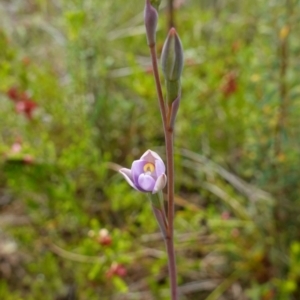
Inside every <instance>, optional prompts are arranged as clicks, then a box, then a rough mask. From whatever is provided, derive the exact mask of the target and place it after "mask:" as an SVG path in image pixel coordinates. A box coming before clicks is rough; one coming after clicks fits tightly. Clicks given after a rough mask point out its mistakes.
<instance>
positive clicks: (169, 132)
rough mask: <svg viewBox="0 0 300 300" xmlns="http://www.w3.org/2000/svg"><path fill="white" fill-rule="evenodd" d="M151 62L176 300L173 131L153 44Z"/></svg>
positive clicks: (173, 299) (169, 251) (174, 297)
mask: <svg viewBox="0 0 300 300" xmlns="http://www.w3.org/2000/svg"><path fill="white" fill-rule="evenodd" d="M149 47H150V53H151V60H152V66H153V74H154V79H155V84H156V90H157V95H158V102H159V107H160V112H161V116H162V122H163V128H164V134H165V143H166V157H167V175H168V182H167V190H168V227H167V236H166V238H165V243H166V249H167V253H168V264H169V278H170V286H171V299H172V300H177V299H178V295H177V272H176V259H175V250H174V239H173V235H174V234H173V223H174V155H173V129H172V128H171V127H170V126H169V122H168V118H167V111H166V106H165V102H164V97H163V93H162V88H161V84H160V78H159V72H158V65H157V56H156V49H155V44H154V45H150V46H149Z"/></svg>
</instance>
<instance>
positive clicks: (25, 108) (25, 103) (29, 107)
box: [16, 100, 37, 119]
mask: <svg viewBox="0 0 300 300" xmlns="http://www.w3.org/2000/svg"><path fill="white" fill-rule="evenodd" d="M36 107H37V104H36V103H35V102H34V101H32V100H22V101H18V102H17V103H16V112H17V113H19V114H21V113H23V114H25V116H26V117H27V118H28V119H32V113H33V111H34V110H35V109H36Z"/></svg>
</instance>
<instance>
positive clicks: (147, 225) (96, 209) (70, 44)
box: [0, 0, 300, 300]
mask: <svg viewBox="0 0 300 300" xmlns="http://www.w3.org/2000/svg"><path fill="white" fill-rule="evenodd" d="M8 2H9V1H4V3H3V4H0V6H1V9H0V25H1V26H0V78H1V81H0V109H1V113H0V114H1V116H0V298H1V299H7V300H10V299H11V300H16V299H22V300H23V299H24V300H31V299H46V300H47V299H71V298H72V297H73V298H75V297H77V298H78V299H91V300H93V299H99V295H100V297H101V299H148V298H149V299H168V291H167V290H166V289H167V288H168V283H167V282H166V280H165V278H166V274H167V268H166V262H167V259H166V254H165V250H164V245H163V244H162V240H161V236H160V234H159V232H158V225H157V224H156V221H155V219H154V218H153V216H152V212H151V208H150V204H149V202H148V200H147V197H146V196H145V195H143V194H140V193H137V192H135V191H134V190H132V189H131V188H130V187H129V186H128V184H127V183H126V182H124V181H123V179H122V178H121V177H120V176H119V175H118V173H117V172H116V171H117V169H118V168H119V164H120V165H123V166H127V167H129V166H130V164H131V162H132V161H133V160H134V159H136V158H137V157H139V156H140V154H141V153H144V151H145V150H147V149H149V148H151V149H153V150H156V151H158V152H159V153H160V154H161V156H162V157H163V155H164V149H163V148H162V147H161V146H162V144H163V134H162V128H161V120H160V113H159V111H158V105H157V99H156V91H155V88H154V80H153V76H152V73H151V72H152V70H151V67H150V59H149V53H148V51H149V50H148V47H147V44H146V37H145V35H144V25H143V20H142V11H143V1H138V0H134V1H130V4H129V2H128V3H126V2H124V1H122V2H121V1H95V0H90V1H83V2H82V1H75V0H74V1H71V0H63V1H56V0H54V1H41V0H40V1H37V0H36V1H30V3H29V2H28V3H27V2H26V1H24V2H23V1H12V3H8ZM179 2H180V1H178V3H179ZM183 2H184V3H183V4H182V5H181V6H180V5H179V4H178V3H177V4H178V5H179V6H180V7H179V8H178V10H176V19H175V20H176V22H177V26H176V30H177V32H178V33H179V34H180V38H181V40H182V44H183V48H184V56H185V66H184V69H183V78H182V101H181V104H180V109H179V112H178V117H177V120H176V140H175V146H176V157H175V165H176V199H175V200H176V219H175V238H176V252H177V257H178V277H179V281H180V285H181V288H182V299H189V300H190V299H191V300H193V299H197V300H198V299H208V300H212V299H218V298H219V297H220V296H221V295H223V297H224V299H234V297H238V296H237V295H236V293H240V295H241V294H243V295H245V297H246V296H247V297H248V298H250V299H264V300H267V299H282V300H285V299H287V300H290V299H299V297H300V290H299V286H300V274H299V267H298V266H299V263H300V261H299V260H300V244H299V230H298V228H299V226H300V219H299V207H300V202H299V199H300V194H299V179H300V176H299V171H298V166H299V165H300V161H299V160H300V158H299V153H298V152H299V151H298V149H299V147H300V144H299V142H300V140H299V133H300V132H299V128H300V127H299V124H298V123H299V91H300V88H299V80H298V71H299V67H300V65H299V59H298V56H299V45H298V44H299V43H298V36H297V34H296V33H297V32H299V29H300V28H299V24H300V23H299V22H298V17H297V16H298V15H299V5H296V3H295V2H294V1H275V2H274V1H273V2H270V3H266V2H263V1H258V0H256V1H252V2H249V1H244V2H243V1H240V2H238V3H237V2H236V1H233V0H230V1H207V0H202V1H200V2H199V1H194V0H193V1H186V2H185V1H183ZM166 20H167V15H166V13H165V10H164V7H163V4H162V5H161V9H160V19H159V31H158V35H157V43H158V51H159V53H160V52H161V49H162V45H163V41H164V40H165V37H166V35H167V30H165V27H166V25H165V24H166ZM183 24H184V25H183ZM13 88H14V89H15V90H13ZM9 91H10V93H12V92H14V91H17V93H18V97H23V98H24V97H25V98H26V97H27V98H26V99H27V100H26V101H28V100H30V101H33V102H34V103H35V104H36V105H37V106H36V107H35V108H34V109H33V113H32V117H31V116H30V115H28V113H26V112H24V110H23V111H22V108H20V107H18V106H17V101H15V100H14V99H13V98H12V94H9ZM23 98H22V99H23ZM22 101H23V100H22ZM18 111H19V113H17V112H18ZM104 228H105V229H107V230H108V232H109V237H110V238H111V243H108V244H106V245H105V243H103V241H101V236H100V233H99V232H100V231H101V229H104ZM116 265H118V266H120V268H122V267H124V268H125V269H126V275H124V277H123V275H122V276H118V275H116V274H113V275H111V272H112V271H111V270H112V269H113V266H116ZM121 270H122V269H121ZM237 291H238V292H237ZM239 291H240V292H239ZM75 295H76V296H75Z"/></svg>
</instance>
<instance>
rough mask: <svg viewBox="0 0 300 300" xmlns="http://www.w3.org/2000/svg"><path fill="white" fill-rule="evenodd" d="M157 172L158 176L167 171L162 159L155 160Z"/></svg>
mask: <svg viewBox="0 0 300 300" xmlns="http://www.w3.org/2000/svg"><path fill="white" fill-rule="evenodd" d="M155 172H156V176H157V178H158V177H159V176H160V175H162V174H164V173H165V172H166V167H165V164H164V162H163V161H162V160H156V161H155Z"/></svg>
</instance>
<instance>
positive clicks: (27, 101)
mask: <svg viewBox="0 0 300 300" xmlns="http://www.w3.org/2000/svg"><path fill="white" fill-rule="evenodd" d="M6 94H7V96H8V97H9V99H10V100H12V101H13V102H15V109H16V112H17V113H23V114H24V115H25V116H26V117H27V119H32V114H33V112H34V110H35V109H36V108H37V106H38V105H37V103H36V102H34V101H33V100H32V99H31V98H30V97H29V96H28V94H27V93H26V92H21V91H20V90H18V88H16V87H11V88H10V89H9V90H8V91H7V93H6Z"/></svg>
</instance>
